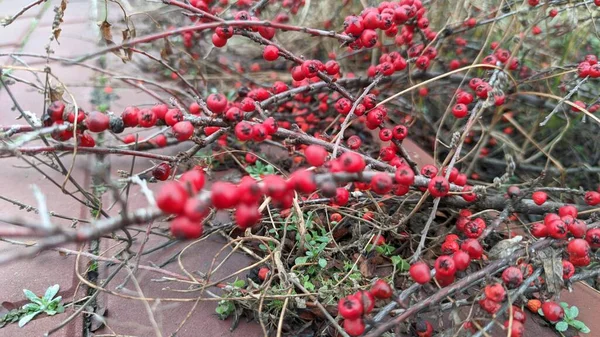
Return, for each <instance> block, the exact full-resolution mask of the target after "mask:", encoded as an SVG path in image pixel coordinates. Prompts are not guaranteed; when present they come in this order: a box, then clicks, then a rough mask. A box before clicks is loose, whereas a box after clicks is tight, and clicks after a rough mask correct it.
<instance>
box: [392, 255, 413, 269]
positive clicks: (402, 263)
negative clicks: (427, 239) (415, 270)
mask: <svg viewBox="0 0 600 337" xmlns="http://www.w3.org/2000/svg"><path fill="white" fill-rule="evenodd" d="M391 259H392V263H393V264H394V265H395V266H396V268H398V269H400V271H407V270H409V269H410V264H409V263H408V262H406V260H404V259H403V258H401V257H400V256H396V255H395V256H392V257H391Z"/></svg>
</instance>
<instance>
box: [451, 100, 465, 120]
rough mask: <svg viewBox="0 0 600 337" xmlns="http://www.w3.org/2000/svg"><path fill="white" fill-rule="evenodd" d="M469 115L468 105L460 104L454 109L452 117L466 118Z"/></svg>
mask: <svg viewBox="0 0 600 337" xmlns="http://www.w3.org/2000/svg"><path fill="white" fill-rule="evenodd" d="M468 113H469V109H468V108H467V106H466V105H464V104H462V103H458V104H456V105H454V107H452V115H454V117H456V118H464V117H466V116H467V114H468Z"/></svg>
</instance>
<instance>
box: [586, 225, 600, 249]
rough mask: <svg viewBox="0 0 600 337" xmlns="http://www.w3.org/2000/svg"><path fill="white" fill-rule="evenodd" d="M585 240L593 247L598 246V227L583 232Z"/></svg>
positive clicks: (599, 237)
mask: <svg viewBox="0 0 600 337" xmlns="http://www.w3.org/2000/svg"><path fill="white" fill-rule="evenodd" d="M585 241H587V242H588V243H589V244H590V247H592V248H594V249H596V248H600V228H592V229H589V230H588V231H587V233H586V234H585Z"/></svg>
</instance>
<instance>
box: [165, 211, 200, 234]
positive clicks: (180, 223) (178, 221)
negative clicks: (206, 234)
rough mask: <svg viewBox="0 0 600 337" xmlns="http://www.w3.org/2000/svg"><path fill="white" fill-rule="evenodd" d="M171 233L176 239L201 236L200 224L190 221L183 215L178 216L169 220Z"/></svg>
mask: <svg viewBox="0 0 600 337" xmlns="http://www.w3.org/2000/svg"><path fill="white" fill-rule="evenodd" d="M170 227H171V235H173V236H174V237H176V238H178V239H188V240H189V239H197V238H199V237H201V236H202V231H203V227H202V225H201V224H199V223H196V222H193V221H191V220H190V219H188V218H187V217H185V216H178V217H176V218H175V219H173V221H171V225H170Z"/></svg>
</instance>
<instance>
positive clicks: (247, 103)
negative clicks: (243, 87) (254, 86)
mask: <svg viewBox="0 0 600 337" xmlns="http://www.w3.org/2000/svg"><path fill="white" fill-rule="evenodd" d="M254 103H255V101H254V100H253V99H252V98H250V97H246V98H244V99H243V100H242V103H241V108H242V111H244V112H252V111H254V109H256V106H255V105H254Z"/></svg>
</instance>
